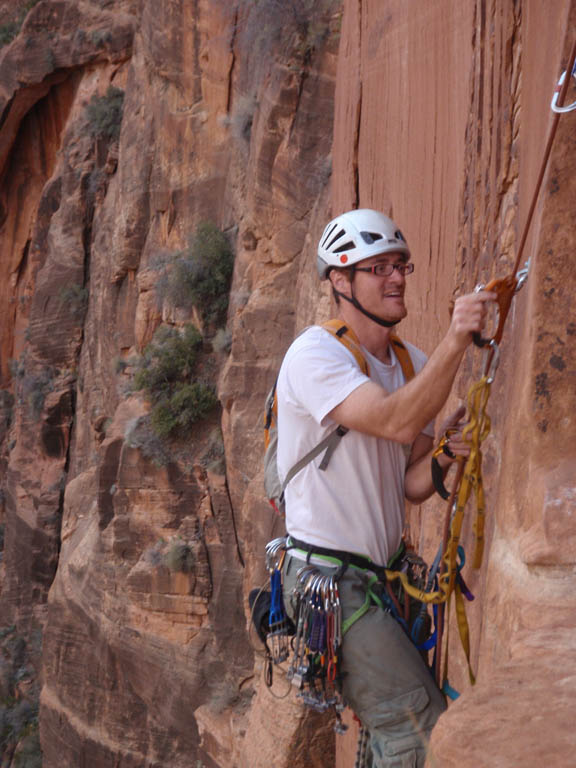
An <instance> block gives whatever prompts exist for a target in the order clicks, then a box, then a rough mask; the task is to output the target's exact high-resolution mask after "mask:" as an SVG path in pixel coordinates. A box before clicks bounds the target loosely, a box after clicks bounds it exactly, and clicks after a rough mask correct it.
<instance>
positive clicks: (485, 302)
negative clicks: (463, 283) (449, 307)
mask: <svg viewBox="0 0 576 768" xmlns="http://www.w3.org/2000/svg"><path fill="white" fill-rule="evenodd" d="M496 298H497V296H496V294H495V293H493V292H492V291H478V292H477V293H467V294H465V295H464V296H459V297H458V298H457V299H456V302H455V303H454V311H453V312H452V320H451V322H450V328H449V329H448V333H447V336H448V337H449V338H451V339H452V340H453V341H454V342H455V343H456V344H457V345H458V347H459V348H460V349H465V348H466V347H467V346H468V344H470V343H471V341H472V335H473V334H474V333H480V334H481V333H482V331H483V330H484V324H485V322H486V315H487V312H488V306H489V304H491V303H493V302H495V301H496Z"/></svg>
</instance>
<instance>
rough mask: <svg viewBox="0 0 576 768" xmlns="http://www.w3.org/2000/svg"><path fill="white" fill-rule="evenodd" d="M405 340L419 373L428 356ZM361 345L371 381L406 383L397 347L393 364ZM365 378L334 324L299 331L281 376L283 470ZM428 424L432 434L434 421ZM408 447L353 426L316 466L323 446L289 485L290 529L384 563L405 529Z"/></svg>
mask: <svg viewBox="0 0 576 768" xmlns="http://www.w3.org/2000/svg"><path fill="white" fill-rule="evenodd" d="M405 343H406V342H405ZM406 346H407V348H408V350H409V352H410V357H411V358H412V362H413V365H414V369H415V371H416V373H418V372H419V371H420V370H421V369H422V368H423V367H424V364H425V363H426V356H425V355H424V353H423V352H421V351H420V350H419V349H417V348H416V347H414V346H413V345H412V344H408V343H406ZM362 351H363V353H364V355H365V357H366V360H367V362H368V365H369V367H370V379H372V381H375V382H376V383H377V384H380V385H381V386H382V387H384V389H386V390H387V391H388V392H393V391H394V390H396V389H398V388H399V387H401V386H402V385H403V384H404V383H405V380H404V375H403V373H402V368H401V366H400V363H399V362H398V359H397V358H396V356H395V355H394V352H393V350H392V348H390V354H391V364H390V365H385V364H384V363H382V362H380V361H379V360H378V359H377V358H375V357H374V356H373V355H371V354H370V353H369V352H368V351H367V350H366V349H365V348H362ZM367 381H369V379H368V377H366V376H365V375H364V374H363V373H362V371H361V370H360V368H359V367H358V363H357V362H356V360H355V359H354V356H353V355H352V353H351V352H350V351H349V350H348V349H346V347H345V346H344V345H343V344H342V343H341V342H340V341H338V340H337V339H335V338H334V337H333V336H332V335H331V334H330V333H329V332H328V331H325V330H324V329H323V328H321V327H319V326H313V327H311V328H309V329H308V330H306V331H305V332H304V333H302V334H301V335H300V336H298V338H297V339H296V340H295V341H294V342H293V343H292V345H291V346H290V348H289V350H288V352H287V353H286V356H285V357H284V361H283V363H282V366H281V368H280V373H279V376H278V384H277V392H278V455H277V462H278V472H279V475H280V477H281V478H283V477H285V476H286V474H287V473H288V472H289V471H290V468H291V467H292V466H294V464H296V462H298V461H299V460H300V459H301V458H302V457H303V456H305V455H306V454H307V453H308V452H309V451H311V450H312V449H313V448H314V447H315V446H316V445H318V443H320V442H321V441H322V440H323V438H324V437H326V435H328V434H329V433H330V432H332V431H333V430H334V429H335V427H336V426H337V422H335V421H334V420H333V419H331V418H330V417H328V416H327V414H328V413H330V411H331V410H332V409H333V408H335V407H336V406H337V405H339V404H340V403H341V402H342V401H343V400H345V399H346V398H347V397H348V395H349V394H350V393H351V392H353V391H354V390H355V389H357V388H358V387H359V386H360V385H362V384H364V383H365V382H367ZM423 431H424V433H425V434H427V435H430V436H431V437H433V436H434V423H433V422H431V423H430V424H429V425H428V426H427V427H426V429H425V430H423ZM409 451H410V446H406V445H402V444H401V443H396V442H393V441H391V440H385V439H383V438H378V437H372V436H370V435H366V434H364V433H361V432H357V431H355V430H352V429H351V430H350V431H349V432H348V433H347V434H346V435H344V437H343V438H342V439H341V440H340V442H339V444H338V446H337V448H336V450H335V451H334V453H333V455H332V458H331V459H330V463H329V464H328V467H327V468H326V470H324V471H322V470H320V469H318V466H319V464H320V463H321V461H322V454H320V455H319V456H317V457H316V458H315V459H314V460H313V461H312V462H311V463H309V464H307V465H306V466H305V467H304V468H303V469H302V470H301V471H300V472H299V473H298V474H297V475H296V476H295V477H294V478H293V479H292V480H291V481H290V483H289V484H288V486H287V487H286V491H285V499H286V528H287V531H288V533H290V534H291V535H292V536H294V538H296V539H300V540H302V541H306V542H307V543H309V544H316V545H318V546H320V547H327V548H329V549H339V550H344V551H347V552H355V553H358V554H361V555H365V556H368V557H370V558H371V559H372V560H373V562H375V563H377V564H379V565H385V564H386V563H387V562H388V559H389V558H390V557H391V555H393V554H394V552H395V551H396V549H397V548H398V546H399V544H400V540H401V537H402V530H403V527H404V474H405V471H406V464H407V460H408V455H409Z"/></svg>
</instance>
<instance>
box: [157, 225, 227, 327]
mask: <svg viewBox="0 0 576 768" xmlns="http://www.w3.org/2000/svg"><path fill="white" fill-rule="evenodd" d="M233 270H234V254H233V252H232V248H231V246H230V243H229V242H228V238H227V237H226V235H225V234H224V233H223V232H221V231H220V230H219V229H218V227H216V226H215V225H214V224H212V223H211V222H202V223H201V224H199V225H198V227H197V229H196V232H195V234H194V236H193V237H192V239H191V241H190V245H189V247H188V249H187V250H186V251H184V252H183V253H181V254H179V255H178V256H177V258H176V261H175V263H174V265H173V267H172V270H171V272H170V275H169V278H168V285H167V295H168V299H169V300H170V301H171V302H172V304H174V306H176V307H181V308H183V309H189V310H190V309H192V307H196V308H197V309H198V310H199V311H200V312H201V313H202V316H203V318H204V320H205V321H206V322H207V323H210V324H214V323H223V322H224V321H225V319H226V312H227V310H228V298H229V291H230V283H231V281H232V272H233Z"/></svg>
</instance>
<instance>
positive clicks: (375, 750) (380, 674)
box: [283, 552, 446, 768]
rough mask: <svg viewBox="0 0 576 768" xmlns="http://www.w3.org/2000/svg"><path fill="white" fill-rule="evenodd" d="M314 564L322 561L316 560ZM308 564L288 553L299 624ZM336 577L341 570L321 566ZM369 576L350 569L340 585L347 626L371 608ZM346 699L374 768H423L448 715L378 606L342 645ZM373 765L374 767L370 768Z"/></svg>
mask: <svg viewBox="0 0 576 768" xmlns="http://www.w3.org/2000/svg"><path fill="white" fill-rule="evenodd" d="M312 562H314V563H317V562H318V560H317V559H316V557H314V558H313V561H312ZM304 564H305V562H304V561H303V560H302V559H300V558H298V557H294V556H293V555H291V554H290V552H287V554H286V558H285V561H284V574H283V575H284V587H283V589H284V604H285V608H286V612H287V613H288V615H289V616H290V618H292V619H293V620H294V618H295V616H294V614H295V607H296V606H295V602H294V597H293V594H292V590H293V588H294V585H295V583H296V575H297V573H298V571H299V570H300V568H302V566H303V565H304ZM315 567H317V568H318V570H319V571H320V572H321V573H324V574H331V573H334V572H335V570H337V566H330V565H326V566H324V565H322V566H320V565H316V566H315ZM368 580H369V574H368V573H367V572H365V571H362V570H360V569H358V568H354V567H353V566H350V567H349V568H348V569H347V571H346V573H345V574H344V576H343V577H342V578H341V580H340V582H339V591H340V601H341V604H342V622H343V624H344V623H345V622H346V621H347V620H348V619H349V618H350V617H351V616H352V615H353V614H354V613H356V612H357V611H358V610H359V609H361V608H362V606H364V605H365V602H366V595H367V588H368ZM341 671H342V677H343V690H342V693H343V697H344V700H345V702H346V703H347V704H348V706H349V707H350V708H351V709H352V711H353V712H354V713H355V714H356V716H357V717H358V718H359V719H360V721H361V722H362V724H363V725H364V726H365V727H366V728H367V729H368V731H369V733H370V747H371V751H372V763H371V768H423V766H424V763H425V760H426V751H427V746H428V741H429V737H430V732H431V730H432V728H433V726H434V724H435V723H436V721H437V719H438V718H439V716H440V715H441V714H442V712H443V711H444V710H445V709H446V703H445V701H444V697H443V695H442V694H441V693H440V691H439V689H438V687H437V685H436V683H435V681H434V678H433V676H432V675H431V673H430V671H429V670H428V668H427V667H426V665H425V664H424V662H423V660H422V658H421V656H420V654H419V652H418V651H417V650H416V648H415V647H414V645H413V644H412V642H411V641H410V640H409V638H408V637H407V636H406V633H405V632H404V630H403V629H402V627H401V626H400V625H399V624H398V622H397V621H396V620H395V619H394V618H393V617H392V616H391V615H390V614H389V613H387V612H386V611H384V610H382V608H380V607H378V606H377V605H370V607H369V608H368V610H367V611H366V612H365V613H364V614H363V615H362V616H361V618H359V619H358V620H357V621H355V622H354V623H353V624H352V626H351V627H350V628H349V629H348V631H347V632H346V633H345V634H344V637H343V641H342V665H341ZM369 765H370V763H369Z"/></svg>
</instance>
